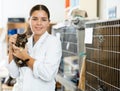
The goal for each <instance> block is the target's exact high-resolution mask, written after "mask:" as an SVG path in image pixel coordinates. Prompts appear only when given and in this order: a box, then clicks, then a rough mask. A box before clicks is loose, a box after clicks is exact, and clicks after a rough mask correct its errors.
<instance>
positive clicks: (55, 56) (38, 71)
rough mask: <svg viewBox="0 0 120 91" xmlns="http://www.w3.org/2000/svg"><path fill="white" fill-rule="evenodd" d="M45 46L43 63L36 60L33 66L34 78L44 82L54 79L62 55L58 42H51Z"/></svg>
mask: <svg viewBox="0 0 120 91" xmlns="http://www.w3.org/2000/svg"><path fill="white" fill-rule="evenodd" d="M47 46H48V49H47V52H46V55H45V58H44V61H42V60H36V61H35V63H34V66H33V74H34V76H35V77H37V78H40V79H42V80H44V81H50V80H53V79H55V76H56V74H57V72H58V68H59V64H60V60H61V55H62V49H61V42H60V40H53V41H52V43H49V45H47Z"/></svg>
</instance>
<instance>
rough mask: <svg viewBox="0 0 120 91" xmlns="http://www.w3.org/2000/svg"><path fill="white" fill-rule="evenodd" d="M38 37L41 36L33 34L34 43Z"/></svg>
mask: <svg viewBox="0 0 120 91" xmlns="http://www.w3.org/2000/svg"><path fill="white" fill-rule="evenodd" d="M40 37H41V36H40V35H34V36H33V41H34V44H35V43H36V42H37V41H38V40H39V38H40Z"/></svg>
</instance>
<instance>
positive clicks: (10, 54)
mask: <svg viewBox="0 0 120 91" xmlns="http://www.w3.org/2000/svg"><path fill="white" fill-rule="evenodd" d="M16 39H17V34H15V35H12V36H10V37H9V63H10V62H11V61H12V59H13V44H15V43H16Z"/></svg>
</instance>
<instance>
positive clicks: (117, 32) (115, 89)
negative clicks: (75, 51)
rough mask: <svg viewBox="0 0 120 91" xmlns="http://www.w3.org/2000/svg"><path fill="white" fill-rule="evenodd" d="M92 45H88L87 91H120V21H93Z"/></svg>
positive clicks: (87, 26) (88, 26)
mask: <svg viewBox="0 0 120 91" xmlns="http://www.w3.org/2000/svg"><path fill="white" fill-rule="evenodd" d="M86 28H92V29H93V34H92V35H93V36H92V43H91V44H88V43H86V44H85V45H86V54H87V58H86V73H85V75H86V83H85V89H86V91H120V20H119V19H116V20H108V21H101V20H97V21H91V22H87V23H86Z"/></svg>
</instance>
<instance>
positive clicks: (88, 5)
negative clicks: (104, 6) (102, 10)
mask: <svg viewBox="0 0 120 91" xmlns="http://www.w3.org/2000/svg"><path fill="white" fill-rule="evenodd" d="M80 9H81V10H85V11H87V14H88V18H96V17H97V0H80Z"/></svg>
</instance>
